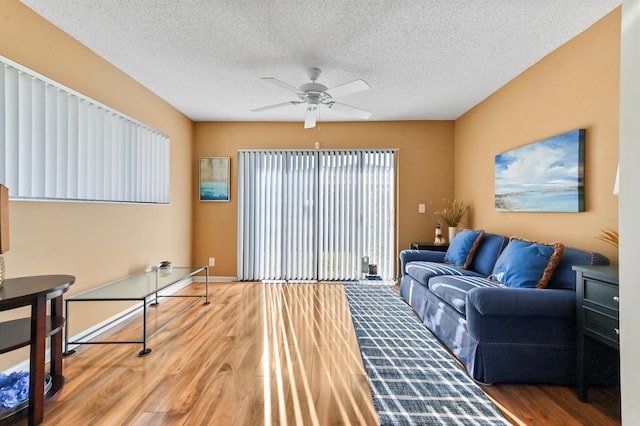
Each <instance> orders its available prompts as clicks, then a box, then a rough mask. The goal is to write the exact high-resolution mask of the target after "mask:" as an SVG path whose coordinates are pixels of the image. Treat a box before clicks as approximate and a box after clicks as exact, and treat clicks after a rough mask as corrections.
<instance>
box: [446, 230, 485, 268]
mask: <svg viewBox="0 0 640 426" xmlns="http://www.w3.org/2000/svg"><path fill="white" fill-rule="evenodd" d="M483 235H484V231H483V230H482V229H481V230H479V231H472V230H470V229H461V230H460V231H458V233H457V234H456V236H455V237H454V238H453V241H451V243H450V244H449V248H448V249H447V252H446V253H445V255H444V262H445V263H448V264H450V265H455V266H457V267H458V268H460V269H467V268H468V267H469V265H470V264H471V261H472V260H473V254H474V253H475V252H476V249H477V248H478V245H479V244H480V240H481V239H482V236H483Z"/></svg>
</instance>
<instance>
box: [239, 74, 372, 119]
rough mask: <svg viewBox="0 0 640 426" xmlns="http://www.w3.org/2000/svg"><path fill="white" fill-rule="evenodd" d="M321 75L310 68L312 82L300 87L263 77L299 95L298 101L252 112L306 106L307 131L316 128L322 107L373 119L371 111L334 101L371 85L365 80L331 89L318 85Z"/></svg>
mask: <svg viewBox="0 0 640 426" xmlns="http://www.w3.org/2000/svg"><path fill="white" fill-rule="evenodd" d="M320 73H321V70H320V69H319V68H309V70H308V71H307V75H308V76H309V79H310V80H311V82H310V83H305V84H303V85H302V86H300V87H295V86H292V85H291V84H288V83H285V82H284V81H282V80H278V79H277V78H273V77H262V79H263V80H265V81H268V82H269V83H272V84H275V85H276V86H280V87H282V88H284V89H287V90H290V91H292V92H294V93H295V94H296V95H298V100H295V101H289V102H282V103H279V104H275V105H268V106H264V107H260V108H253V109H252V110H251V111H252V112H260V111H266V110H269V109H273V108H280V107H285V106H290V105H299V104H306V113H305V118H304V128H305V129H310V128H312V127H315V126H316V121H317V120H318V112H319V108H320V105H324V106H326V107H327V108H329V109H332V110H334V111H338V112H341V113H344V114H348V115H352V116H354V117H357V118H361V119H363V120H366V119H367V118H369V117H371V112H369V111H366V110H364V109H360V108H356V107H353V106H350V105H346V104H343V103H340V102H336V101H334V100H333V99H334V98H337V97H340V96H346V95H350V94H352V93H357V92H361V91H363V90H368V89H370V87H369V85H368V84H367V83H366V82H365V81H364V80H355V81H352V82H349V83H344V84H341V85H340V86H336V87H334V88H332V89H329V88H327V86H325V85H324V84H320V83H316V80H317V79H318V77H319V76H320Z"/></svg>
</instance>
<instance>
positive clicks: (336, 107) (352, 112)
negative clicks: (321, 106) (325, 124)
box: [329, 102, 371, 120]
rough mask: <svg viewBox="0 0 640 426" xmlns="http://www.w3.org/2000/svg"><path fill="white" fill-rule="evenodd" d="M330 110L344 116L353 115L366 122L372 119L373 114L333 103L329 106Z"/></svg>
mask: <svg viewBox="0 0 640 426" xmlns="http://www.w3.org/2000/svg"><path fill="white" fill-rule="evenodd" d="M329 108H331V109H332V110H335V111H338V112H341V113H344V114H349V115H353V116H354V117H358V118H361V119H363V120H366V119H367V118H369V117H371V112H369V111H367V110H364V109H360V108H356V107H352V106H350V105H345V104H341V103H340V102H332V103H331V104H330V105H329Z"/></svg>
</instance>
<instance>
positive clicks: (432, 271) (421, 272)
mask: <svg viewBox="0 0 640 426" xmlns="http://www.w3.org/2000/svg"><path fill="white" fill-rule="evenodd" d="M406 272H407V275H409V276H411V277H413V279H415V280H416V281H418V282H420V284H422V285H424V286H426V285H427V283H428V282H429V279H430V278H432V277H437V276H441V275H473V276H481V275H480V274H478V273H477V272H473V271H469V270H464V269H460V268H456V267H455V266H453V265H447V264H446V263H438V262H420V261H413V262H409V263H407V266H406Z"/></svg>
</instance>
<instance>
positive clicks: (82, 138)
mask: <svg viewBox="0 0 640 426" xmlns="http://www.w3.org/2000/svg"><path fill="white" fill-rule="evenodd" d="M0 63H1V64H2V67H1V69H0V142H1V144H0V182H2V183H3V184H4V185H6V186H7V187H8V188H9V194H10V197H11V198H12V199H39V200H76V201H107V202H136V203H168V202H169V145H170V141H169V137H168V136H166V135H164V134H162V133H161V132H159V131H157V130H155V129H152V128H151V127H149V126H146V125H144V124H142V123H140V122H138V121H136V120H134V119H132V118H129V117H127V116H126V115H124V114H122V113H120V112H118V111H116V110H114V109H111V108H109V107H107V106H105V105H102V104H100V103H99V102H97V101H95V100H92V99H91V98H88V97H86V96H84V95H82V94H80V93H77V92H75V91H73V90H72V89H69V88H67V87H65V86H63V85H61V84H59V83H56V82H55V81H53V80H50V79H48V78H46V77H44V76H41V75H39V74H37V73H35V72H33V71H31V70H29V69H27V68H25V67H22V66H21V65H19V64H16V63H14V62H12V61H10V60H9V59H6V58H3V57H1V56H0Z"/></svg>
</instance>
